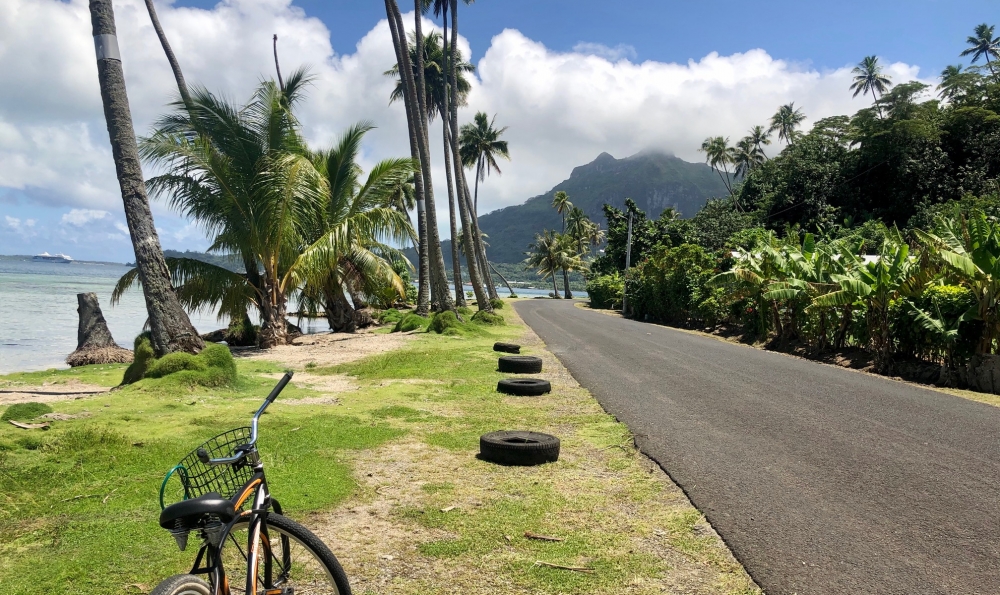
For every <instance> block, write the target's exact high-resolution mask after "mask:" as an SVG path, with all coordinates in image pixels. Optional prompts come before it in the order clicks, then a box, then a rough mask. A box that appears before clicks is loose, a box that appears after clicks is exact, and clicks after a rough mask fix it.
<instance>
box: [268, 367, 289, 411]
mask: <svg viewBox="0 0 1000 595" xmlns="http://www.w3.org/2000/svg"><path fill="white" fill-rule="evenodd" d="M291 379H292V373H291V372H285V375H284V376H282V377H281V380H279V381H278V384H277V385H275V387H274V388H273V389H271V394H269V395H267V399H265V400H266V401H267V403H268V404H271V403H273V402H274V400H275V399H277V398H278V395H279V394H281V391H283V390H284V389H285V386H287V385H288V382H289V381H290V380H291Z"/></svg>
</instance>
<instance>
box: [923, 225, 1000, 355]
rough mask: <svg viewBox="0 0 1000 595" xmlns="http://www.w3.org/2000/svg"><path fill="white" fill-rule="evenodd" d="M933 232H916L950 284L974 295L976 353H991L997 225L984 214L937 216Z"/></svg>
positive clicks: (997, 325) (999, 318) (999, 316)
mask: <svg viewBox="0 0 1000 595" xmlns="http://www.w3.org/2000/svg"><path fill="white" fill-rule="evenodd" d="M935 228H936V229H935V231H936V233H930V232H926V231H921V230H915V232H916V235H917V237H918V238H919V239H920V241H921V242H922V243H923V244H924V245H926V246H927V247H928V248H929V250H928V252H930V253H932V254H934V255H936V258H938V259H939V260H940V261H941V262H942V263H943V264H944V266H945V268H946V269H947V271H948V273H949V276H950V277H951V278H952V280H953V282H955V283H957V284H958V285H962V286H965V287H967V288H968V289H969V290H970V291H972V293H973V294H974V295H975V296H976V303H977V308H976V315H975V317H976V318H977V319H978V320H982V321H983V334H982V335H981V336H980V338H979V341H978V342H977V345H976V353H978V354H984V353H992V352H993V349H994V342H995V341H996V339H997V338H998V337H1000V312H998V302H1000V225H998V224H997V223H995V222H993V221H990V220H989V219H987V217H986V215H984V214H983V213H972V214H971V215H969V216H968V217H965V216H962V217H958V218H948V217H938V218H937V219H936V220H935Z"/></svg>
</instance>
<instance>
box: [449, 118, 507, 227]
mask: <svg viewBox="0 0 1000 595" xmlns="http://www.w3.org/2000/svg"><path fill="white" fill-rule="evenodd" d="M496 120H497V117H496V114H494V115H493V119H492V120H490V119H489V116H487V115H486V112H479V113H477V114H476V116H475V119H474V121H473V122H472V123H469V124H465V125H463V126H462V128H461V130H459V137H458V143H459V154H460V155H461V157H462V164H463V165H464V166H465V167H475V168H476V188H475V192H474V194H473V202H472V204H473V207H474V208H475V211H476V212H477V213H478V212H479V182H483V181H486V176H487V175H489V173H490V172H491V171H492V172H496V174H497V175H501V173H502V172H501V171H500V166H499V165H497V158H498V157H500V158H503V159H506V160H508V161H510V152H509V151H508V149H507V141H505V140H500V137H501V136H503V133H504V132H506V131H507V127H506V126H504V127H503V128H500V129H497V128H495V127H494V126H495V124H496Z"/></svg>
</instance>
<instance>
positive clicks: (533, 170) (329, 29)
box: [0, 0, 1000, 261]
mask: <svg viewBox="0 0 1000 595" xmlns="http://www.w3.org/2000/svg"><path fill="white" fill-rule="evenodd" d="M290 1H291V5H289V2H290ZM3 2H4V10H10V11H12V12H13V13H16V14H18V15H19V20H18V22H17V23H14V22H13V21H11V20H9V19H8V20H3V19H0V88H3V89H4V90H5V91H4V93H0V254H26V253H27V254H30V253H37V252H41V251H43V250H47V251H49V252H56V251H63V252H66V253H69V254H71V255H72V256H74V257H76V258H81V259H102V260H117V261H126V260H131V259H132V258H133V256H132V254H131V245H130V242H129V239H128V235H127V233H126V231H125V227H124V216H123V213H122V208H121V196H120V193H119V190H118V187H117V181H116V179H115V176H114V166H113V161H112V159H111V155H110V150H109V146H108V137H107V132H106V129H105V123H104V119H103V111H102V109H101V103H100V95H99V92H98V87H97V80H96V78H97V77H96V69H95V65H94V54H93V41H92V39H91V37H90V28H89V16H88V11H87V0H3ZM156 2H157V6H158V11H159V13H160V20H161V22H162V23H163V26H164V28H165V30H166V31H167V35H168V37H169V38H170V40H171V43H172V44H173V45H174V49H175V52H176V53H177V55H178V58H179V60H180V62H181V65H182V67H183V69H184V72H185V76H186V78H187V79H188V81H189V82H191V83H200V84H204V85H206V86H208V87H209V88H210V89H211V90H213V91H215V92H218V93H222V94H225V95H226V96H228V97H231V98H233V99H234V100H238V101H242V100H244V99H245V98H246V97H248V96H249V94H250V92H251V91H252V89H253V88H254V86H255V85H256V84H258V82H259V81H260V80H261V78H265V77H271V76H272V72H273V62H272V56H271V44H270V38H271V34H272V33H274V32H277V33H278V34H279V36H280V38H281V42H280V51H281V56H282V66H283V68H284V69H288V70H290V69H292V68H294V67H296V66H299V65H311V66H312V68H313V73H314V74H315V75H316V81H315V83H314V85H313V87H312V88H311V89H310V92H309V97H308V99H307V100H306V101H305V102H304V103H303V105H302V107H301V112H300V114H299V115H300V118H301V120H302V121H303V125H304V126H303V129H304V133H305V135H306V137H307V139H308V141H309V142H310V143H311V144H313V145H314V146H318V147H322V146H329V145H330V144H332V142H333V141H334V140H335V139H336V137H337V135H338V134H339V133H340V132H341V131H343V130H344V129H345V128H346V127H347V126H349V125H351V124H354V123H356V122H358V121H360V120H370V121H373V122H374V123H375V124H376V125H377V126H378V128H377V129H376V130H375V131H373V132H372V133H370V134H369V135H368V136H367V137H366V142H365V151H364V159H363V163H362V166H363V167H370V166H371V165H372V164H374V163H375V162H376V161H377V160H379V159H384V158H387V157H399V156H403V155H407V154H408V152H409V151H408V143H407V141H406V138H407V137H406V123H405V116H404V113H403V109H402V106H400V105H399V104H395V105H391V106H390V105H388V102H387V97H388V94H389V91H390V90H391V86H392V82H391V81H390V80H388V79H387V78H386V77H384V76H383V75H382V72H383V71H384V70H386V69H387V68H389V67H390V66H392V64H393V63H394V61H395V57H394V54H393V51H392V44H391V42H390V41H389V36H388V29H387V27H386V25H385V24H384V18H385V13H384V4H383V3H382V2H379V1H377V0H367V1H362V2H359V1H357V0H352V1H350V2H348V1H343V0H337V1H332V0H226V1H225V2H223V3H219V2H217V1H216V0H174V2H170V1H169V0H156ZM958 6H960V7H961V8H960V9H959V8H958ZM401 8H402V9H403V10H404V11H407V10H412V5H411V4H405V3H404V4H403V5H402V7H401ZM115 11H116V18H117V21H118V32H119V41H120V44H121V46H122V52H123V56H124V64H125V74H126V82H127V85H128V91H129V97H130V101H131V104H132V113H133V120H134V122H135V128H136V130H137V132H138V133H139V134H140V135H142V134H146V133H148V132H149V130H150V128H151V125H152V122H153V121H154V120H155V119H156V118H157V117H158V116H159V115H162V114H163V112H164V111H165V110H166V106H167V104H168V103H169V102H170V101H171V100H172V99H173V98H174V97H175V95H176V87H175V86H174V84H173V78H172V76H171V74H170V71H169V69H168V67H167V64H166V60H165V59H164V57H163V54H162V51H161V49H160V47H159V45H158V43H157V42H156V39H155V36H153V34H152V30H151V26H150V24H149V19H148V16H147V15H146V13H145V7H144V4H143V2H142V0H115ZM460 11H461V12H460V29H461V33H462V35H463V38H464V40H463V47H464V48H467V49H468V51H469V52H470V54H471V60H472V62H473V63H474V64H475V65H476V66H477V73H476V75H475V76H474V77H473V80H472V81H471V82H472V91H471V92H470V95H469V105H468V106H467V107H465V108H463V110H461V111H460V115H459V118H460V120H461V121H463V122H464V121H468V120H471V118H472V115H473V114H474V113H475V112H476V111H485V112H487V113H488V114H490V115H493V114H496V116H497V122H498V124H499V125H502V126H508V127H509V128H508V131H507V133H506V136H505V138H506V140H508V141H509V142H510V146H511V154H512V160H511V162H510V163H505V164H504V165H503V175H502V176H499V177H498V176H493V177H491V178H490V179H489V180H487V181H486V183H485V184H483V185H482V187H481V189H480V210H481V212H488V211H490V210H493V209H496V208H501V207H504V206H507V205H512V204H519V203H521V202H523V201H524V200H526V199H527V198H530V197H532V196H536V195H538V194H542V193H544V192H546V191H547V190H549V189H550V188H551V187H552V186H554V185H555V184H557V183H558V182H560V181H562V180H564V179H565V178H567V177H568V176H569V173H570V172H571V171H572V168H573V167H575V166H578V165H582V164H585V163H588V162H590V161H592V160H593V159H594V158H595V157H596V156H597V155H598V154H600V153H601V152H605V151H606V152H609V153H611V154H612V155H614V156H615V157H619V158H620V157H627V156H629V155H632V154H634V153H637V152H639V151H641V150H646V149H655V150H660V151H665V152H669V153H673V154H675V155H677V156H679V157H681V158H683V159H687V160H689V161H700V160H701V159H703V158H704V157H703V155H701V154H699V153H698V151H697V147H698V146H700V144H701V142H702V140H703V139H704V138H705V137H707V136H710V135H711V136H715V135H723V136H729V137H732V138H733V139H734V140H735V139H738V138H739V137H740V136H742V135H743V134H745V133H746V131H747V130H748V129H749V128H750V127H751V126H753V125H755V124H765V123H766V122H767V121H768V118H769V117H770V116H771V114H773V113H774V111H775V108H776V107H777V106H778V105H781V104H783V103H787V102H789V101H795V103H796V106H801V107H802V108H803V109H804V110H805V113H806V114H807V116H808V118H807V120H806V122H805V127H806V128H808V126H810V125H811V123H812V122H815V121H816V120H817V119H819V118H822V117H826V116H831V115H838V114H852V113H854V112H855V111H857V110H858V109H860V108H863V107H866V106H867V105H869V104H870V98H866V97H860V98H852V96H851V93H850V91H848V86H849V85H850V77H851V75H850V68H851V67H852V66H853V65H854V64H856V63H857V62H858V61H860V60H861V59H862V58H863V57H864V56H866V55H869V54H876V55H878V56H879V57H880V59H881V60H882V62H883V64H885V66H886V69H887V72H888V73H889V74H891V76H892V77H893V80H894V81H895V82H906V81H908V80H911V79H915V78H916V79H920V80H921V81H923V82H925V83H928V84H930V85H934V84H936V80H935V79H936V77H937V75H938V73H939V72H940V71H941V70H942V69H943V68H944V67H945V66H946V65H949V64H956V63H962V62H966V61H964V60H963V59H962V58H960V57H959V53H960V52H961V51H962V50H963V49H964V47H965V39H966V37H967V36H968V35H970V34H971V33H972V30H973V28H974V27H975V26H976V25H977V24H979V23H982V22H988V23H995V24H998V25H1000V6H998V0H989V1H987V0H964V1H963V2H961V3H958V2H954V1H952V2H945V1H943V0H910V1H907V2H903V1H891V2H890V1H885V0H882V1H880V0H869V1H867V2H862V1H860V0H841V1H839V2H801V1H799V2H792V1H790V0H773V1H769V2H767V1H765V2H756V3H751V2H746V1H742V2H735V1H731V0H717V1H715V2H690V1H689V2H677V1H652V0H645V1H640V0H618V1H616V2H608V1H604V2H597V1H595V0H479V1H478V2H476V3H475V4H473V5H472V6H465V5H464V4H463V6H462V7H461V8H460ZM406 18H407V22H408V23H412V14H410V15H407V17H406ZM427 26H430V23H428V25H427ZM966 63H967V62H966ZM432 134H434V130H433V129H432ZM437 134H440V133H437ZM432 145H435V143H434V142H432ZM432 150H434V151H437V150H438V149H436V148H433V149H432ZM774 150H778V147H774ZM432 161H433V164H432V165H433V167H434V168H436V169H435V171H436V172H437V173H436V174H435V176H434V181H435V187H436V192H437V194H438V195H439V196H445V195H446V193H445V190H444V188H443V187H441V186H443V181H444V175H443V171H442V169H441V164H442V159H441V156H440V154H437V155H435V156H434V158H433V160H432ZM150 173H151V172H147V175H149V174H150ZM153 210H154V214H155V217H156V222H157V227H158V229H159V230H160V237H161V242H162V244H163V246H164V247H166V248H175V249H204V248H205V247H206V246H207V245H208V242H207V240H206V238H205V237H204V235H203V233H202V232H201V230H200V229H198V227H197V226H196V225H194V224H192V223H191V222H190V221H187V220H185V219H184V218H183V217H182V216H180V215H178V214H177V213H174V212H171V211H170V210H169V209H168V208H167V207H166V206H165V204H164V202H162V201H153ZM438 214H439V218H438V220H439V224H440V227H441V228H442V230H447V227H448V226H447V209H441V210H439V213H438ZM686 215H691V213H688V214H686ZM443 236H447V233H444V234H443Z"/></svg>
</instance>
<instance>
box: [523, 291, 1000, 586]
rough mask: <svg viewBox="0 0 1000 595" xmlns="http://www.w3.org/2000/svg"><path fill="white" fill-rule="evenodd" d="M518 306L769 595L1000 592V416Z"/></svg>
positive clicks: (605, 321)
mask: <svg viewBox="0 0 1000 595" xmlns="http://www.w3.org/2000/svg"><path fill="white" fill-rule="evenodd" d="M515 307H516V309H517V312H518V313H519V314H520V315H521V317H522V318H523V319H524V321H525V322H526V323H528V325H530V326H531V328H532V329H534V330H535V332H536V333H537V334H538V335H539V336H540V337H541V338H542V339H543V340H544V341H545V343H546V345H547V346H548V348H549V349H550V350H552V351H553V352H554V353H555V354H556V356H558V357H559V359H560V360H561V361H562V362H563V364H564V365H565V366H566V367H567V368H569V370H570V372H572V374H573V376H574V377H575V378H576V379H577V380H578V381H579V382H580V383H581V384H582V385H583V386H585V387H587V388H588V389H590V391H591V392H592V393H593V394H594V395H595V396H596V397H597V399H598V400H599V401H600V402H601V404H602V405H603V406H604V408H605V409H606V410H607V411H608V412H609V413H611V414H613V415H614V416H616V417H617V418H618V419H619V420H621V421H622V422H624V423H626V424H627V425H628V427H629V428H630V429H631V430H632V432H633V433H634V434H635V435H636V437H637V439H636V442H637V444H638V446H639V448H640V449H641V450H642V452H644V453H645V454H646V455H648V456H650V457H651V458H653V459H655V460H656V461H657V462H658V463H659V464H660V465H661V466H662V467H663V469H664V470H665V471H667V473H669V474H670V476H671V477H672V478H673V479H674V481H675V482H677V483H678V484H679V485H680V486H681V487H682V488H683V489H684V491H685V492H686V493H687V494H688V496H689V497H690V498H691V501H692V502H693V503H694V505H695V506H697V507H698V509H699V510H701V511H702V512H703V513H704V514H705V516H706V517H708V520H709V521H710V522H711V523H712V525H713V526H714V527H715V528H716V530H717V531H718V532H719V534H720V535H722V538H723V539H724V540H725V541H726V543H727V544H729V546H730V547H731V548H732V550H733V552H734V554H735V555H736V557H737V558H738V559H739V560H740V562H742V563H743V565H744V566H745V567H746V568H747V570H748V571H749V572H750V575H751V576H752V577H753V578H754V580H756V581H757V584H759V585H760V586H761V587H762V588H763V589H764V590H765V592H766V593H768V594H769V595H784V594H793V593H797V594H799V595H812V594H816V595H832V594H840V593H843V594H851V595H860V594H869V593H870V594H876V593H877V594H879V595H882V594H897V593H898V594H901V595H902V594H906V595H916V594H924V593H941V594H949V595H952V594H955V595H965V594H973V593H978V594H983V595H986V594H990V595H995V594H998V593H1000V512H998V511H1000V496H998V494H1000V492H998V490H1000V483H998V479H1000V408H996V407H992V406H989V405H984V404H980V403H976V402H973V401H969V400H966V399H962V398H959V397H953V396H950V395H947V394H943V393H940V392H936V391H931V390H927V389H922V388H917V387H914V386H912V385H908V384H904V383H902V382H895V381H892V380H888V379H883V378H878V377H874V376H870V375H867V374H862V373H858V372H853V371H850V370H843V369H839V368H836V367H833V366H827V365H822V364H817V363H813V362H809V361H805V360H801V359H797V358H793V357H789V356H784V355H780V354H776V353H770V352H766V351H761V350H757V349H752V348H749V347H744V346H741V345H733V344H729V343H724V342H722V341H718V340H716V339H713V338H710V337H704V336H699V335H695V334H692V333H685V332H682V331H677V330H673V329H669V328H665V327H661V326H656V325H652V324H644V323H640V322H634V321H630V320H623V319H620V318H614V317H611V316H606V315H603V314H600V313H596V312H588V311H586V310H582V309H580V308H576V307H574V305H573V304H572V303H571V302H568V301H565V302H564V301H556V300H532V301H524V302H518V303H516V306H515ZM543 375H544V373H543Z"/></svg>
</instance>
